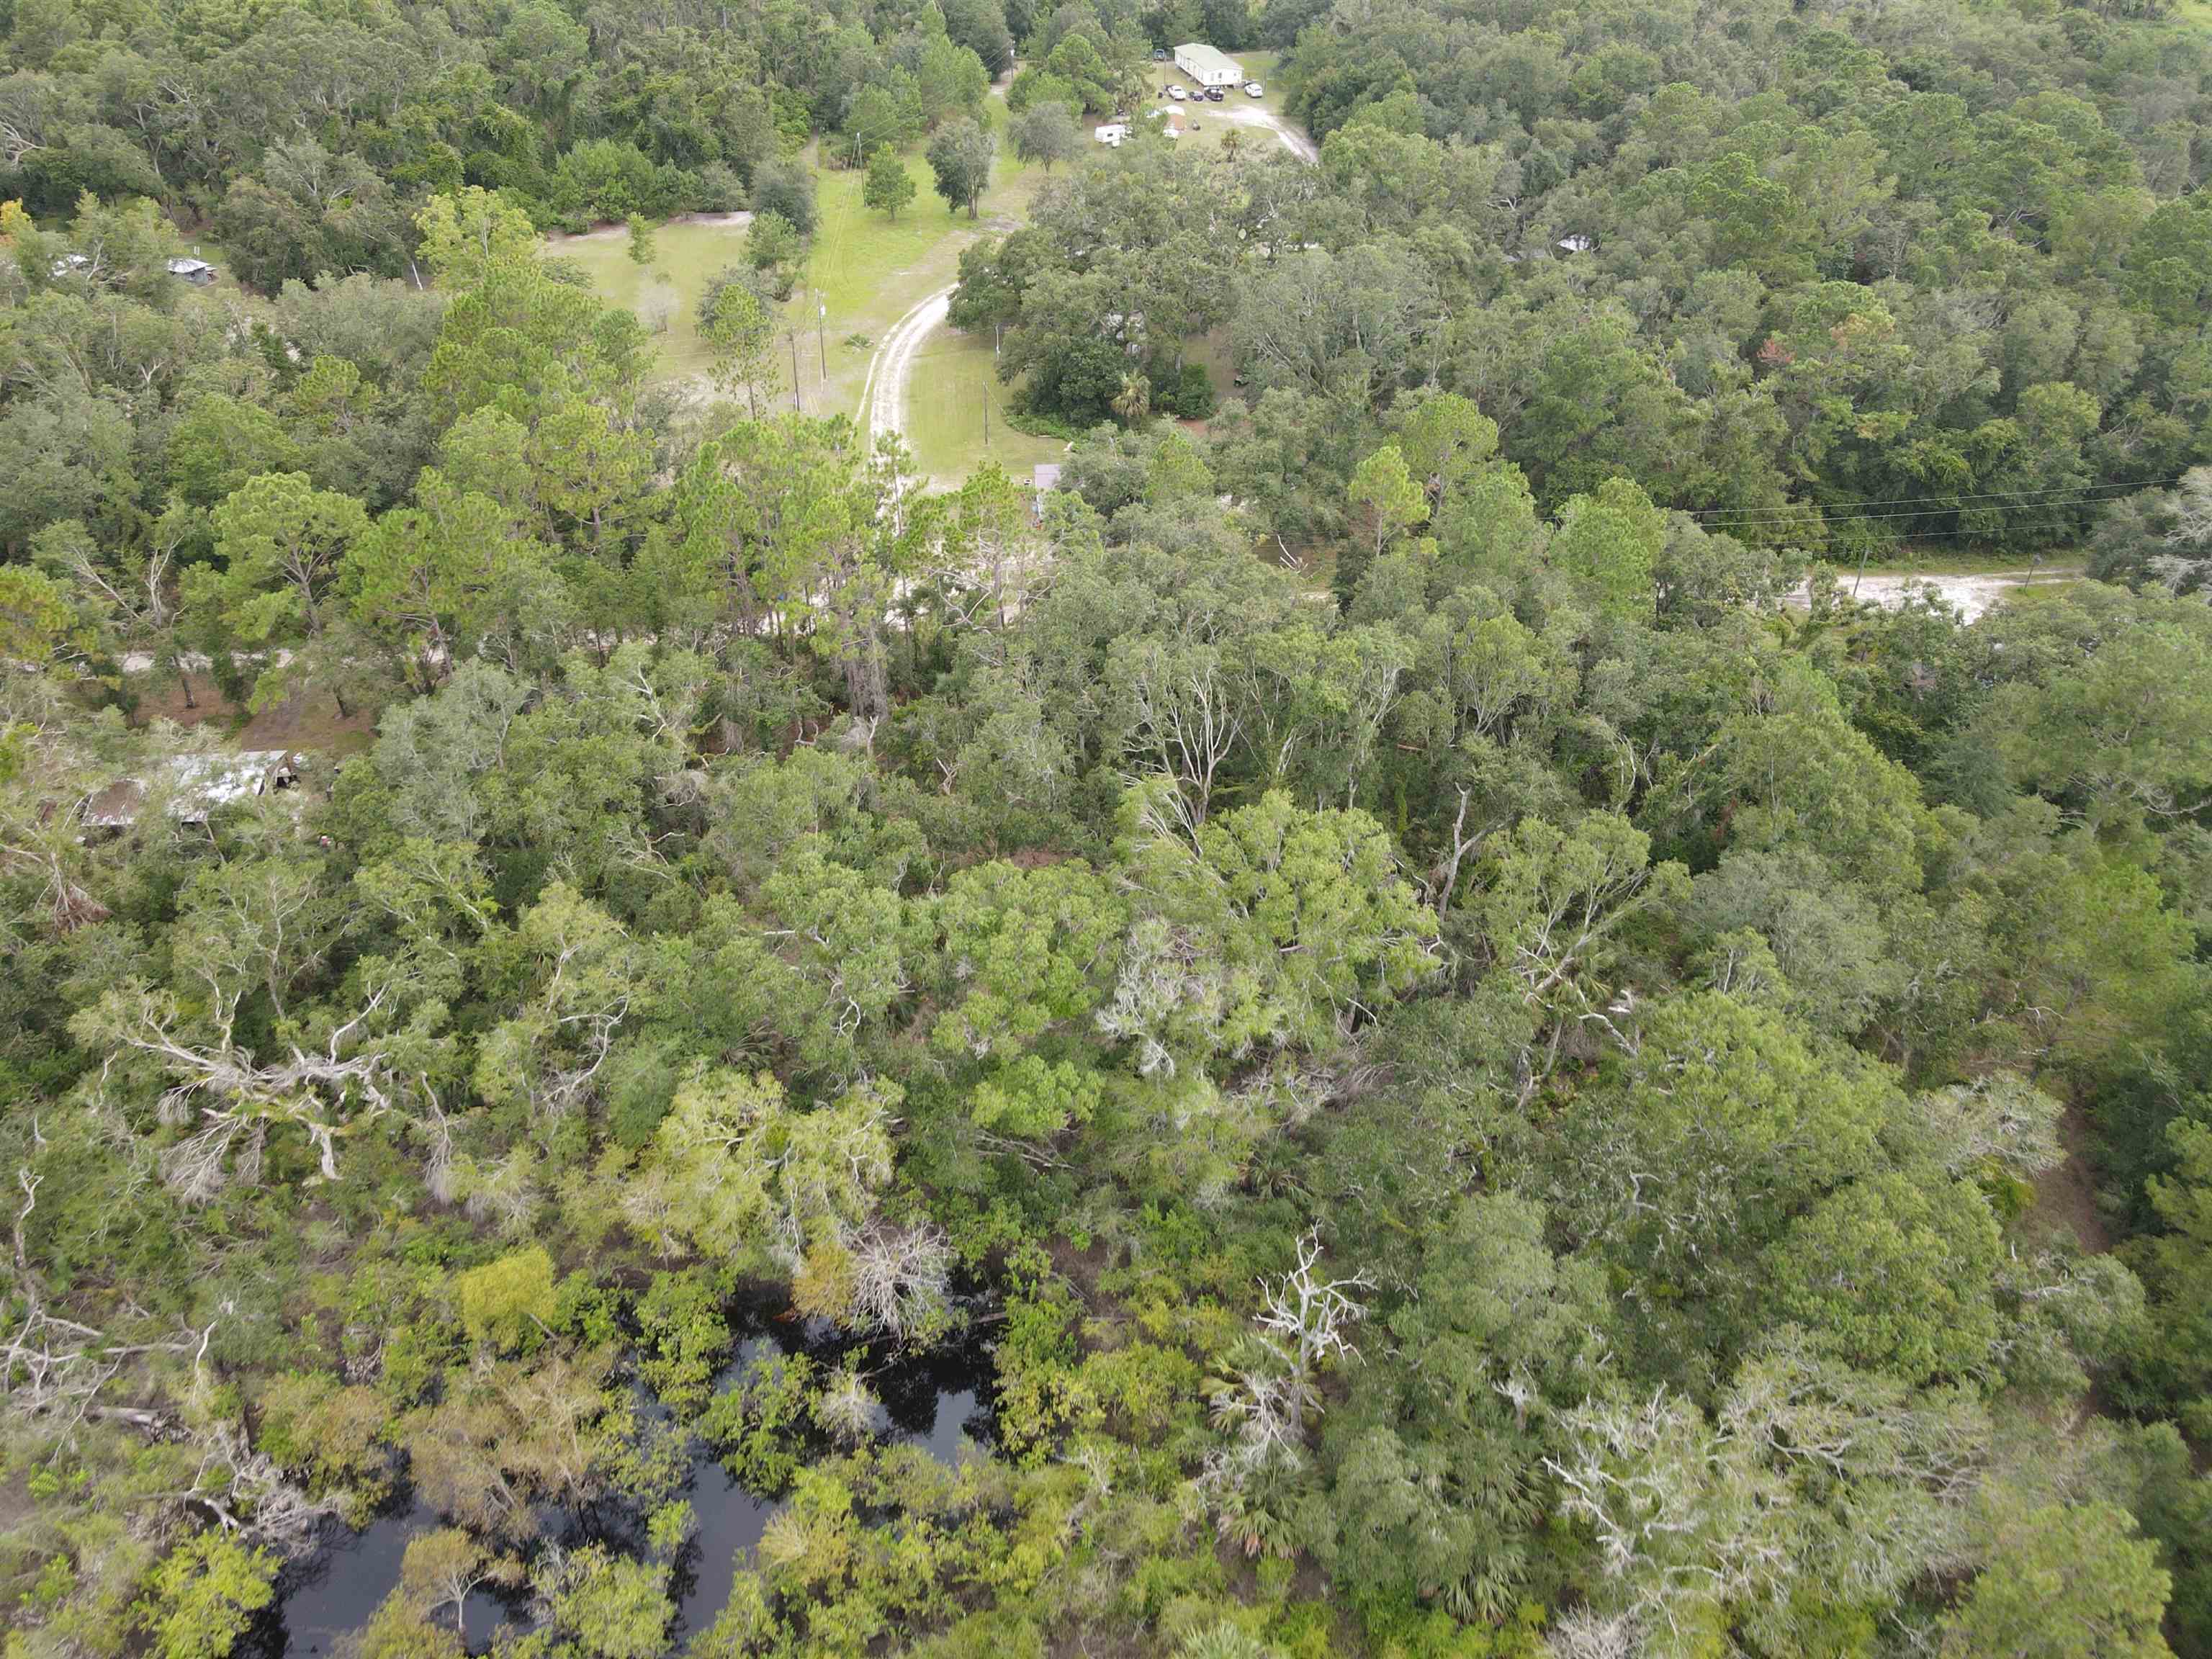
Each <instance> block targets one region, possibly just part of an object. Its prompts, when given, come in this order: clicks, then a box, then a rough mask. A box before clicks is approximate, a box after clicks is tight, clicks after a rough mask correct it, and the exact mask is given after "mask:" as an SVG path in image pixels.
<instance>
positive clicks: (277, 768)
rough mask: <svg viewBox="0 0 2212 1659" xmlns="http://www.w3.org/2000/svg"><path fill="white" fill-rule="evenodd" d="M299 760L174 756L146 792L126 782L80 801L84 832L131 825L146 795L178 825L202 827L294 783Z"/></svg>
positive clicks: (278, 755) (244, 752)
mask: <svg viewBox="0 0 2212 1659" xmlns="http://www.w3.org/2000/svg"><path fill="white" fill-rule="evenodd" d="M299 775H300V764H299V757H297V756H296V755H295V754H294V753H293V752H292V751H291V750H289V749H241V750H238V751H237V752H236V753H234V754H228V755H178V756H175V757H172V758H171V759H170V761H169V763H168V764H167V766H166V767H164V768H163V769H162V770H161V773H160V774H157V775H156V776H155V779H154V780H153V781H152V786H151V788H150V791H149V784H148V782H147V781H146V780H143V779H139V778H125V779H123V780H122V781H120V782H117V783H111V784H109V785H108V786H107V787H106V788H105V789H102V790H100V791H99V792H98V793H96V794H92V795H88V796H87V797H86V798H85V801H84V805H83V808H82V816H83V818H84V822H85V823H86V824H87V826H88V827H89V828H92V829H121V828H123V827H124V826H125V824H130V823H137V821H138V815H139V813H140V812H141V811H143V810H144V809H145V806H146V798H147V796H148V794H149V793H154V794H155V795H158V796H159V797H160V798H161V803H162V805H164V806H165V807H166V808H167V811H168V815H169V816H170V817H172V818H174V819H175V820H176V821H177V822H178V823H205V822H206V821H207V818H208V815H209V814H210V813H211V812H213V811H215V810H216V808H217V807H221V806H231V805H236V804H237V803H238V802H240V801H242V800H247V799H252V797H253V796H255V795H265V794H267V793H269V792H270V790H272V789H289V788H290V787H292V785H293V784H294V783H295V782H296V781H298V778H299Z"/></svg>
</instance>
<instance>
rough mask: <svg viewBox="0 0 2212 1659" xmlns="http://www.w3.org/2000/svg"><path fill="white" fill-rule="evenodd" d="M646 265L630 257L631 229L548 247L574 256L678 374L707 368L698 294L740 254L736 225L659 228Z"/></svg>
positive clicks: (606, 297) (565, 239)
mask: <svg viewBox="0 0 2212 1659" xmlns="http://www.w3.org/2000/svg"><path fill="white" fill-rule="evenodd" d="M653 244H654V255H655V257H654V258H653V267H652V269H651V270H645V269H643V268H641V267H640V266H639V265H637V264H635V263H634V262H633V261H632V260H631V258H630V257H629V231H627V230H622V229H617V230H612V231H604V230H603V231H594V232H592V234H589V235H586V236H567V237H562V238H561V239H560V240H556V241H554V242H552V243H551V244H550V246H549V247H548V250H547V251H548V252H550V253H551V254H553V255H554V256H555V257H556V258H562V259H570V260H574V262H575V263H576V264H577V265H579V266H580V267H581V268H582V270H583V271H584V273H585V275H586V276H588V277H590V279H591V283H592V289H593V291H594V292H596V293H597V294H598V295H599V297H600V298H601V299H603V300H605V301H607V303H608V304H610V305H615V306H620V307H623V309H624V310H625V311H631V312H635V313H636V314H637V316H638V319H639V320H640V321H641V322H643V323H644V324H645V325H646V326H647V328H650V329H653V330H654V331H656V332H657V333H658V334H659V338H660V353H661V358H662V360H663V362H665V363H666V365H667V367H668V368H669V370H670V372H671V374H678V375H686V376H688V375H693V374H703V373H705V371H706V368H707V348H706V343H705V342H703V341H702V340H701V339H700V337H699V321H698V308H699V296H700V295H702V294H704V293H705V292H706V291H707V283H708V280H709V279H710V278H712V277H713V276H714V274H715V273H716V272H717V271H719V270H723V269H725V268H726V267H727V266H730V265H733V264H738V263H740V262H741V261H742V260H743V258H744V246H745V233H744V227H743V226H741V225H719V224H681V223H671V224H665V225H663V226H661V227H660V228H659V229H657V230H655V231H654V232H653Z"/></svg>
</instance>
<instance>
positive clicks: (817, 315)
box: [814, 300, 829, 381]
mask: <svg viewBox="0 0 2212 1659" xmlns="http://www.w3.org/2000/svg"><path fill="white" fill-rule="evenodd" d="M828 327H829V301H827V300H818V301H816V302H815V306H814V343H815V345H816V346H817V348H818V349H820V350H821V353H822V378H823V380H825V381H826V380H829V340H828V339H827V338H826V337H824V333H823V331H824V330H826V329H827V328H828Z"/></svg>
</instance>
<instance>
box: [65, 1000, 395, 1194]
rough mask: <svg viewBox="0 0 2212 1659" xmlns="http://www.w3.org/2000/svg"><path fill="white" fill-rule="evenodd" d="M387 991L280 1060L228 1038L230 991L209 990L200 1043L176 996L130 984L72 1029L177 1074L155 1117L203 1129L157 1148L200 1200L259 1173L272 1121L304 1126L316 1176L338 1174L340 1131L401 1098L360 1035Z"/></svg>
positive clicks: (184, 1188) (380, 1053)
mask: <svg viewBox="0 0 2212 1659" xmlns="http://www.w3.org/2000/svg"><path fill="white" fill-rule="evenodd" d="M388 994H389V987H378V989H377V990H376V991H374V993H373V994H371V995H370V996H369V998H368V1001H367V1002H366V1003H364V1004H363V1005H362V1007H361V1009H360V1010H359V1012H356V1014H355V1015H354V1016H353V1018H350V1019H349V1020H346V1021H345V1022H344V1023H343V1024H340V1025H338V1026H337V1027H335V1028H333V1029H332V1030H331V1032H330V1034H329V1036H328V1037H327V1038H326V1039H325V1042H324V1044H323V1047H322V1048H320V1049H319V1050H314V1049H309V1048H302V1047H301V1046H299V1045H297V1044H295V1045H293V1047H292V1048H291V1052H290V1053H289V1055H288V1056H287V1057H286V1058H284V1059H283V1060H278V1061H276V1062H274V1063H268V1064H264V1063H263V1062H262V1061H261V1060H258V1058H257V1057H256V1056H255V1055H254V1054H253V1053H252V1051H251V1050H249V1049H246V1048H240V1047H239V1046H238V1044H237V1043H236V1042H235V1041H234V1039H233V1036H232V1028H233V1024H234V1020H235V1018H236V1016H237V1012H238V998H239V993H238V992H237V991H236V990H235V989H230V990H217V991H216V994H215V999H214V1009H213V1013H212V1016H211V1021H210V1023H211V1024H212V1027H213V1034H212V1036H211V1037H210V1039H208V1040H206V1041H196V1040H194V1039H193V1038H192V1037H191V1036H189V1035H188V1034H187V1025H186V1021H185V1016H184V1014H183V1013H182V1012H181V1011H180V1010H179V1007H178V1005H177V1000H176V998H175V997H174V996H173V995H172V994H170V993H168V992H167V991H155V990H149V989H148V988H147V987H143V986H137V985H134V986H128V987H123V988H121V989H118V990H116V991H112V992H110V993H109V994H107V995H106V997H104V998H102V999H101V1000H100V1003H99V1005H98V1006H96V1007H94V1008H93V1009H91V1010H89V1011H88V1012H87V1013H86V1014H84V1015H82V1016H80V1018H79V1026H78V1029H79V1033H80V1035H81V1036H87V1037H88V1038H90V1039H92V1040H94V1041H95V1042H100V1041H104V1042H107V1043H108V1044H110V1045H111V1046H112V1048H114V1050H115V1051H116V1053H117V1054H123V1053H133V1054H143V1055H145V1056H147V1057H149V1058H150V1059H152V1060H154V1061H155V1062H156V1063H157V1064H158V1065H159V1066H161V1069H162V1070H163V1071H164V1072H166V1073H167V1074H168V1075H169V1076H170V1077H171V1078H172V1079H174V1081H173V1083H172V1085H171V1086H170V1088H169V1089H168V1091H167V1092H166V1093H164V1094H163V1095H162V1097H161V1105H160V1112H161V1118H162V1121H165V1122H168V1123H175V1124H185V1123H190V1122H191V1121H194V1120H195V1118H197V1121H198V1122H199V1124H200V1127H199V1129H198V1130H197V1133H193V1134H191V1135H189V1136H187V1137H186V1138H185V1139H183V1140H181V1141H179V1142H178V1143H177V1144H176V1145H175V1146H172V1147H170V1148H169V1149H168V1150H167V1152H164V1153H163V1154H162V1155H161V1173H162V1175H163V1176H164V1178H166V1179H167V1181H168V1182H169V1183H170V1184H171V1185H172V1186H173V1187H174V1188H176V1189H177V1191H178V1192H179V1194H180V1195H181V1196H182V1197H183V1198H184V1199H185V1201H187V1202H188V1203H200V1202H204V1201H205V1200H207V1199H209V1198H211V1197H213V1196H214V1195H215V1194H216V1193H217V1192H220V1191H221V1190H222V1188H223V1187H224V1186H226V1185H227V1184H228V1182H230V1181H231V1180H232V1179H233V1178H234V1177H235V1178H244V1179H247V1180H251V1179H253V1178H256V1177H257V1176H258V1173H259V1160H260V1152H261V1144H262V1139H263V1137H264V1135H265V1134H266V1133H267V1129H268V1126H269V1125H270V1124H271V1123H276V1124H280V1125H285V1126H289V1127H295V1128H297V1129H299V1130H300V1131H301V1132H302V1133H304V1134H305V1135H306V1136H307V1139H308V1141H309V1142H310V1143H311V1144H312V1145H313V1146H314V1148H315V1149H316V1152H318V1154H319V1161H320V1164H321V1169H322V1176H323V1179H325V1181H336V1180H337V1178H338V1170H337V1142H338V1140H339V1139H340V1138H341V1137H343V1136H345V1135H349V1134H351V1133H353V1132H354V1131H355V1130H356V1129H357V1128H358V1127H360V1126H361V1125H362V1123H363V1122H365V1121H368V1120H369V1119H372V1118H374V1117H376V1116H379V1115H381V1114H383V1113H385V1112H386V1111H389V1110H392V1109H393V1108H394V1106H395V1105H397V1104H398V1085H397V1083H396V1082H395V1080H394V1079H393V1078H392V1073H391V1071H390V1068H389V1065H388V1060H387V1056H386V1052H385V1049H384V1048H383V1046H382V1045H381V1044H379V1043H376V1042H369V1041H367V1040H366V1039H365V1038H364V1036H363V1032H364V1030H365V1028H366V1027H367V1026H368V1023H369V1021H370V1018H371V1016H373V1015H374V1014H375V1013H376V1012H378V1010H379V1009H380V1007H382V1006H383V1004H384V1002H385V1000H386V996H387V995H388ZM112 1063H113V1061H112V1057H111V1060H110V1065H112ZM107 1074H108V1068H107V1067H106V1066H103V1067H102V1068H101V1072H100V1079H99V1081H98V1083H97V1084H96V1085H95V1086H96V1087H104V1086H105V1084H106V1079H107ZM234 1152H236V1153H238V1154H239V1157H238V1158H237V1159H236V1161H235V1163H234V1158H233V1154H234Z"/></svg>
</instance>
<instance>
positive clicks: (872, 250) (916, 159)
mask: <svg viewBox="0 0 2212 1659" xmlns="http://www.w3.org/2000/svg"><path fill="white" fill-rule="evenodd" d="M986 114H987V117H988V118H989V121H990V124H991V125H992V127H993V129H994V131H995V132H996V133H997V134H998V137H999V143H1000V153H999V159H998V161H997V164H996V165H995V166H994V167H993V169H992V174H991V187H990V189H989V190H988V191H986V192H985V193H984V196H983V199H982V200H981V203H979V204H978V208H979V211H980V216H979V217H978V218H976V219H974V220H970V219H969V217H968V216H967V215H966V213H965V212H961V213H957V214H956V213H951V212H948V211H947V210H946V209H945V203H944V201H943V199H942V198H941V197H939V196H938V194H937V191H936V189H935V186H934V185H933V181H932V177H931V174H930V171H929V167H928V164H927V162H926V161H923V160H922V156H921V149H920V147H919V146H917V147H916V149H915V151H914V152H913V153H911V154H909V155H908V156H907V157H906V158H905V160H906V165H907V171H908V174H909V175H910V176H911V177H912V178H913V179H914V182H915V199H914V201H913V202H912V203H911V204H908V206H907V207H906V208H905V209H904V210H902V211H901V213H900V214H899V216H898V217H897V218H896V219H895V220H894V219H887V218H885V217H884V216H883V215H882V214H880V213H878V212H875V211H873V210H871V209H868V208H866V207H865V206H863V205H862V204H861V201H860V190H861V186H862V185H863V183H864V182H865V175H864V174H863V173H861V172H860V171H857V170H855V169H852V168H848V167H817V172H816V175H815V176H816V180H817V199H816V204H817V225H816V227H815V233H814V237H813V240H812V243H811V246H810V248H809V251H808V258H807V264H806V269H805V272H804V273H803V274H802V276H801V277H800V280H799V288H798V289H797V291H796V292H794V293H793V295H792V297H791V301H790V303H789V304H788V305H787V306H786V307H784V313H785V316H784V322H785V325H786V327H787V329H789V330H791V331H795V332H796V333H797V335H798V339H797V342H796V343H797V345H798V348H799V350H798V358H799V400H800V403H801V405H802V407H804V408H805V410H806V411H807V412H808V413H809V414H829V413H842V414H847V415H851V414H854V413H856V412H857V411H858V410H859V407H860V385H861V382H862V381H863V380H865V379H866V376H867V369H868V358H869V356H870V354H871V353H872V351H873V350H874V349H875V344H876V343H877V342H878V340H880V339H881V338H882V337H883V335H884V331H886V330H888V329H889V328H890V325H892V324H893V323H895V322H896V321H897V320H898V319H899V318H900V317H901V316H902V314H904V313H906V312H907V311H908V310H909V309H910V308H912V307H913V306H914V305H915V303H916V302H917V301H921V299H923V298H924V297H925V296H927V295H930V294H932V293H934V292H935V291H936V290H937V289H941V288H944V287H945V286H947V285H948V284H950V283H952V282H953V281H954V280H955V279H956V278H957V276H958V275H959V265H960V251H961V249H963V247H965V246H968V244H969V243H970V242H971V241H973V240H975V239H976V238H977V237H978V236H981V235H987V234H994V232H997V231H1002V230H1005V229H1009V228H1012V227H1013V226H1014V225H1016V224H1018V223H1019V222H1021V219H1022V217H1023V216H1024V214H1025V213H1026V212H1027V210H1028V207H1029V203H1030V197H1032V196H1034V195H1035V194H1036V189H1037V186H1038V185H1040V184H1041V183H1042V174H1041V173H1038V171H1037V170H1036V168H1033V167H1024V166H1022V164H1021V163H1020V162H1019V161H1016V160H1015V158H1014V155H1013V152H1012V148H1011V147H1010V146H1009V145H1008V144H1007V143H1006V101H1005V100H1003V99H1001V98H996V97H994V98H991V99H988V100H986ZM744 239H745V233H744V229H743V228H740V227H735V226H723V225H702V224H679V223H670V224H666V225H663V226H661V227H660V228H659V229H658V230H656V231H655V232H654V233H653V240H654V243H655V245H656V246H655V258H654V259H653V268H652V270H650V271H649V272H647V271H643V270H640V269H639V268H638V267H637V266H636V265H635V264H633V263H631V261H630V258H629V234H628V233H627V232H624V231H619V230H617V231H614V232H612V233H605V232H602V233H599V234H596V235H593V236H590V237H580V238H576V237H571V238H559V239H556V240H552V241H551V242H550V244H549V247H548V252H550V253H552V254H554V255H556V256H557V257H559V258H568V259H574V261H576V263H577V264H579V265H580V266H581V267H582V268H583V270H584V271H585V272H586V275H587V276H589V277H590V279H591V282H592V287H593V289H596V290H597V291H598V293H599V295H601V296H603V297H604V298H605V299H606V300H607V301H610V302H611V303H612V304H615V305H618V306H622V307H626V308H628V309H629V310H631V311H634V312H635V313H637V315H638V316H639V317H640V318H641V319H643V320H644V321H645V323H646V325H647V326H648V327H649V328H653V330H654V331H656V332H657V333H659V336H660V340H661V356H662V359H663V362H664V363H665V367H666V370H667V372H668V374H669V375H670V376H671V378H675V379H679V380H692V381H696V380H698V379H699V378H700V377H702V376H703V374H705V371H706V368H707V362H708V356H707V351H706V349H705V346H704V344H703V343H702V341H701V340H700V338H699V332H698V327H697V322H696V312H697V307H698V303H699V297H700V295H702V294H703V293H704V292H705V291H706V286H707V283H708V279H709V278H711V277H712V276H714V273H715V272H717V271H719V270H721V269H722V268H723V267H725V266H726V265H731V264H737V263H738V261H739V260H740V259H741V258H743V256H744ZM823 310H826V312H827V315H826V316H823V315H822V312H823ZM848 340H854V341H860V340H865V341H866V343H865V344H861V343H852V344H848V343H847V342H848ZM780 361H781V363H782V365H783V368H784V373H785V374H786V375H788V374H789V372H790V369H789V365H790V362H791V358H790V356H789V351H788V346H787V348H786V351H785V354H784V355H783V356H781V360H780ZM948 468H949V470H948V472H947V474H946V476H949V477H957V476H958V475H959V474H960V473H962V472H964V471H966V465H965V464H957V457H951V456H949V455H948Z"/></svg>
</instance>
